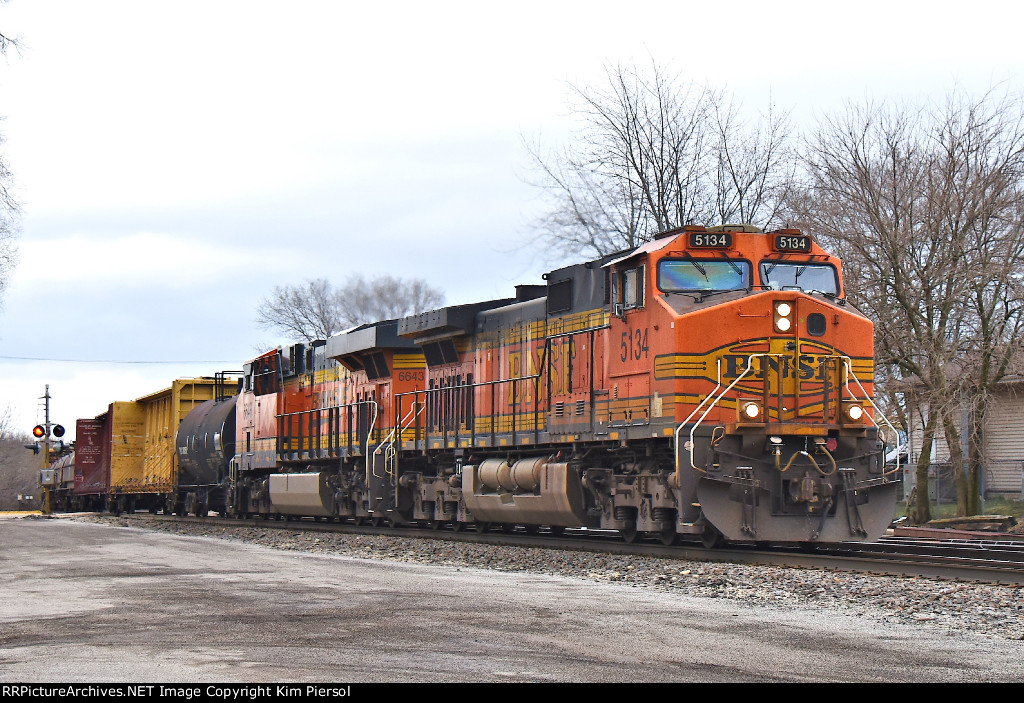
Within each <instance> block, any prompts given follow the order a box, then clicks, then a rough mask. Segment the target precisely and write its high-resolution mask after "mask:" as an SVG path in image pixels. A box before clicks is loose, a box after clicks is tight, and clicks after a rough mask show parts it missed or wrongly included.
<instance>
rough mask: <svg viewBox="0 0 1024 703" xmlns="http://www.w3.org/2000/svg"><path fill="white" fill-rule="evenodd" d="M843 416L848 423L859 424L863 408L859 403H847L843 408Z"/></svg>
mask: <svg viewBox="0 0 1024 703" xmlns="http://www.w3.org/2000/svg"><path fill="white" fill-rule="evenodd" d="M843 414H844V415H845V416H846V419H847V420H848V421H850V422H860V421H861V420H863V419H864V406H863V405H861V404H859V403H847V404H846V405H844V406H843Z"/></svg>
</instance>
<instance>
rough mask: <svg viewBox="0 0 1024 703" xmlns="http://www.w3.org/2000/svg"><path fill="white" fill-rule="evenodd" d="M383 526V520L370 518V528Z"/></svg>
mask: <svg viewBox="0 0 1024 703" xmlns="http://www.w3.org/2000/svg"><path fill="white" fill-rule="evenodd" d="M383 524H384V518H381V517H372V518H370V527H380V526H381V525H383Z"/></svg>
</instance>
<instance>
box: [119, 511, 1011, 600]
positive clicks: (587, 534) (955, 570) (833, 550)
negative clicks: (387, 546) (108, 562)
mask: <svg viewBox="0 0 1024 703" xmlns="http://www.w3.org/2000/svg"><path fill="white" fill-rule="evenodd" d="M121 517H122V518H128V519H130V520H132V521H139V522H145V521H161V522H172V523H174V522H176V523H191V524H202V525H208V526H214V527H216V526H220V527H231V526H235V527H259V528H264V529H283V530H292V531H313V532H315V531H322V532H336V533H351V534H369V535H384V536H394V537H403V538H419V539H444V540H456V541H462V542H467V543H475V544H494V545H502V546H522V547H539V548H549V549H564V550H576V551H591V552H605V553H612V554H621V555H629V554H635V555H643V556H660V557H670V558H677V559H689V560H695V561H715V562H732V563H738V564H764V565H772V566H780V567H804V568H816V569H835V570H840V571H848V572H855V573H868V574H881V575H889V576H923V577H930V578H938V579H951V580H957V581H967V582H976V583H996V584H1005V585H1024V540H1012V539H1010V538H1008V537H1005V536H1001V535H998V534H993V535H992V536H991V537H988V536H984V537H979V536H972V537H969V538H965V537H957V536H956V535H957V534H962V533H955V532H953V531H950V536H949V537H948V538H945V539H942V540H939V539H936V538H934V537H929V538H923V539H922V538H915V537H907V536H900V537H886V538H883V539H882V540H880V541H878V542H870V543H843V544H828V545H825V544H822V545H804V546H803V547H802V548H795V547H792V546H790V547H772V546H770V545H753V544H733V545H729V546H728V547H726V548H721V549H705V548H703V547H702V546H700V545H699V543H696V542H695V543H692V544H691V543H687V542H683V543H680V544H677V545H672V546H665V545H663V544H661V543H660V542H659V541H657V540H653V539H652V540H650V541H644V540H637V541H636V542H634V543H631V544H629V543H626V542H624V541H623V540H622V539H621V538H620V537H619V535H618V534H617V533H616V532H614V531H608V530H582V529H566V530H565V532H564V534H561V535H556V534H551V533H549V532H547V531H546V530H542V531H541V532H540V533H539V534H528V533H526V532H525V531H523V530H522V529H519V530H516V531H511V532H507V531H503V530H501V529H500V528H492V529H490V530H487V531H484V532H476V531H459V532H456V531H453V530H451V529H424V528H418V527H393V528H384V527H372V526H358V525H353V524H349V523H337V522H326V521H313V520H308V519H306V520H287V521H285V520H261V519H245V520H242V519H235V518H221V517H175V516H165V515H151V514H148V513H136V514H132V515H122V516H121Z"/></svg>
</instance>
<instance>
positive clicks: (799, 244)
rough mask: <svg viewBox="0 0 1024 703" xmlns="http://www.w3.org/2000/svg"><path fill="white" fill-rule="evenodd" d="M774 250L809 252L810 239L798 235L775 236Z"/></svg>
mask: <svg viewBox="0 0 1024 703" xmlns="http://www.w3.org/2000/svg"><path fill="white" fill-rule="evenodd" d="M775 250H776V251H803V252H809V251H810V250H811V238H810V237H808V236H806V235H800V234H777V235H775Z"/></svg>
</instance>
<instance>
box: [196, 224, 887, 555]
mask: <svg viewBox="0 0 1024 703" xmlns="http://www.w3.org/2000/svg"><path fill="white" fill-rule="evenodd" d="M545 278H546V285H540V286H519V287H518V288H517V291H516V297H515V298H511V299H505V300H493V301H488V302H482V303H476V304H469V305H456V306H450V307H445V308H442V309H440V310H434V311H430V312H426V313H423V314H419V315H414V316H410V317H406V318H404V319H400V320H387V321H381V322H377V323H373V324H367V325H363V326H361V327H358V328H356V329H353V330H349V331H347V332H344V333H341V334H338V335H335V336H332V337H331V338H330V339H327V340H320V341H316V342H313V343H311V344H308V345H304V344H297V345H294V346H291V347H289V348H281V349H277V350H274V351H271V352H269V353H267V354H263V355H261V356H259V357H257V358H255V359H253V360H252V361H250V362H249V363H247V364H246V365H245V371H244V380H243V387H242V389H241V391H240V393H239V395H238V396H237V398H229V399H225V400H221V401H217V403H220V404H221V409H220V410H215V409H213V408H207V409H206V411H205V412H207V413H208V416H209V417H210V418H211V422H213V423H214V424H215V425H216V427H214V428H212V429H211V428H207V427H205V423H204V421H203V420H202V419H201V418H199V419H196V420H194V421H189V422H187V423H183V425H182V431H180V432H179V436H178V451H179V454H180V458H181V460H182V462H183V465H185V464H187V465H188V466H190V467H200V468H193V470H192V477H191V478H190V481H191V482H192V485H195V486H208V487H216V488H217V496H216V498H215V499H212V502H211V498H210V496H209V495H208V494H207V493H205V492H204V493H203V495H201V496H198V497H197V496H191V497H189V496H190V494H189V493H188V491H183V492H182V494H181V497H180V499H181V500H190V501H191V504H193V505H195V504H199V505H204V506H205V505H211V507H213V508H214V509H217V504H219V502H220V500H221V499H223V501H224V503H223V504H224V510H225V512H227V513H228V514H231V515H246V516H251V515H263V516H266V517H269V516H282V515H283V516H312V517H316V518H320V519H323V518H328V519H350V520H353V521H355V522H357V523H362V522H364V521H370V522H372V523H373V524H377V525H381V524H390V525H399V524H421V525H427V526H430V527H433V528H438V527H443V526H447V527H451V528H452V529H456V530H458V529H463V528H465V527H471V528H473V529H477V530H485V529H488V528H490V527H492V526H501V527H504V528H506V529H511V528H522V529H525V530H526V531H528V532H535V531H539V530H541V529H544V530H550V531H552V532H555V533H557V532H561V531H563V530H564V529H565V528H579V527H586V528H594V529H596V528H600V529H609V530H617V531H619V532H620V533H621V534H622V536H623V537H624V538H625V539H626V540H629V541H632V540H634V539H636V538H637V537H638V536H643V535H646V536H654V537H657V538H660V539H661V540H662V541H664V542H665V543H671V542H673V541H675V540H676V539H678V538H679V537H680V536H683V537H688V538H692V539H700V540H702V541H703V542H704V543H705V544H707V545H712V544H715V543H717V542H719V541H720V540H722V539H723V538H725V539H728V540H740V541H756V542H770V543H779V542H839V541H847V540H874V539H877V538H878V537H879V536H881V535H882V534H883V532H884V531H885V529H886V528H887V527H888V525H889V522H890V520H891V518H892V516H893V510H894V504H895V500H896V485H897V484H896V483H895V482H894V481H893V480H891V477H890V475H889V474H888V473H887V472H886V470H885V467H884V459H883V456H884V451H883V450H884V447H883V444H882V442H881V439H880V433H879V426H878V424H877V423H878V422H884V418H882V416H881V414H880V413H879V412H878V411H877V409H876V408H875V407H874V404H873V402H872V400H871V396H872V392H873V386H872V378H873V372H874V366H873V359H872V354H873V350H872V345H873V329H872V323H871V322H870V321H869V320H868V319H867V318H866V317H864V316H863V315H862V314H860V313H859V312H857V311H856V310H854V309H853V308H852V307H851V306H850V305H849V304H847V302H846V298H845V292H844V289H843V281H842V268H841V264H840V262H839V260H838V259H837V258H836V257H834V256H832V255H830V254H828V253H827V252H826V251H824V250H823V249H821V248H820V247H819V246H818V245H817V244H816V243H815V242H814V241H813V240H812V239H811V238H810V237H809V236H807V235H806V234H802V233H801V232H800V231H798V230H779V231H775V232H769V233H763V232H761V231H760V230H757V229H755V228H753V227H749V226H735V227H733V226H726V227H716V228H706V229H705V228H703V227H685V228H682V229H677V230H673V231H670V232H665V233H663V234H662V235H660V236H658V237H657V238H656V239H655V240H654V241H652V242H650V243H647V244H644V245H643V246H640V247H639V248H636V249H634V250H632V251H628V252H621V253H619V254H617V255H612V256H608V257H604V258H602V259H598V260H596V261H590V262H587V263H582V264H577V265H573V266H568V267H565V268H560V269H558V270H555V271H551V272H550V273H548V274H547V275H546V276H545ZM213 405H216V404H213ZM232 408H233V409H234V410H235V420H234V437H233V441H234V451H233V455H231V454H228V453H225V452H220V453H212V454H211V453H210V452H208V451H207V452H206V454H205V455H204V456H203V457H202V458H201V459H202V460H201V461H200V457H198V450H197V449H195V448H197V447H199V446H200V445H202V443H203V442H202V441H201V439H202V438H203V437H210V436H212V434H211V433H217V432H220V433H224V432H225V430H224V429H223V428H224V426H225V423H226V422H229V421H228V420H226V417H227V414H228V413H229V412H230V410H231V409H232ZM186 425H188V427H187V428H186ZM193 455H196V456H193ZM193 459H194V461H193ZM201 467H205V468H201Z"/></svg>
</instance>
